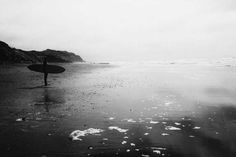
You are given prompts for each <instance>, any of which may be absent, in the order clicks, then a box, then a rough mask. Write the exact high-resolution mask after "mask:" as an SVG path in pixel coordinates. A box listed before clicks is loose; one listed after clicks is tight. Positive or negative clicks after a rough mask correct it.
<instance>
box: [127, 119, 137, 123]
mask: <svg viewBox="0 0 236 157" xmlns="http://www.w3.org/2000/svg"><path fill="white" fill-rule="evenodd" d="M127 122H129V123H136V121H135V120H133V119H127Z"/></svg>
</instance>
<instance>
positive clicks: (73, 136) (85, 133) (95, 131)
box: [69, 128, 104, 141]
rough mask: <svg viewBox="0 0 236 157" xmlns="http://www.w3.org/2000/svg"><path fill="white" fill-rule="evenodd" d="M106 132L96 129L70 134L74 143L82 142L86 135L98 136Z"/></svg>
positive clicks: (76, 131)
mask: <svg viewBox="0 0 236 157" xmlns="http://www.w3.org/2000/svg"><path fill="white" fill-rule="evenodd" d="M103 131H104V130H102V129H94V128H89V129H87V130H83V131H82V130H75V131H73V132H72V133H71V134H70V136H69V137H70V138H71V139H72V140H73V141H74V140H79V141H82V139H81V138H79V137H81V136H86V135H96V134H98V133H101V132H103Z"/></svg>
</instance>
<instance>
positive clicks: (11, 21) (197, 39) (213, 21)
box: [0, 0, 236, 61]
mask: <svg viewBox="0 0 236 157" xmlns="http://www.w3.org/2000/svg"><path fill="white" fill-rule="evenodd" d="M235 28H236V1H235V0H0V40H1V41H4V42H7V43H8V44H9V45H10V46H12V47H16V48H21V49H24V50H44V49H48V48H50V49H56V50H67V51H71V52H74V53H76V54H79V55H80V56H81V57H82V58H83V59H85V60H87V61H155V60H161V59H186V58H221V57H236V44H235V43H236V29H235Z"/></svg>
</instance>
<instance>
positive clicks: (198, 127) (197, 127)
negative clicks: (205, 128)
mask: <svg viewBox="0 0 236 157" xmlns="http://www.w3.org/2000/svg"><path fill="white" fill-rule="evenodd" d="M200 128H201V127H200V126H195V127H194V128H193V129H195V130H198V129H200Z"/></svg>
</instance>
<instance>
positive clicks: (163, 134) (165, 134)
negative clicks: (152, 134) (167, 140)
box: [161, 133, 170, 136]
mask: <svg viewBox="0 0 236 157" xmlns="http://www.w3.org/2000/svg"><path fill="white" fill-rule="evenodd" d="M161 135H162V136H168V135H170V134H167V133H162V134H161Z"/></svg>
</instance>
